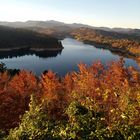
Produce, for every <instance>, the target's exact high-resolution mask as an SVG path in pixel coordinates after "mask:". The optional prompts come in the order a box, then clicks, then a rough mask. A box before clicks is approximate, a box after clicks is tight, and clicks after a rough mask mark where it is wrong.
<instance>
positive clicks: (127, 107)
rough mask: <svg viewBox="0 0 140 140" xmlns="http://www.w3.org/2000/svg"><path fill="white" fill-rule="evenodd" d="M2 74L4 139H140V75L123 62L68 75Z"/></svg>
mask: <svg viewBox="0 0 140 140" xmlns="http://www.w3.org/2000/svg"><path fill="white" fill-rule="evenodd" d="M0 71H1V72H0V139H2V140H29V139H32V140H53V139H54V140H59V139H60V140H139V139H140V117H139V114H140V72H139V71H137V70H135V69H134V68H132V67H128V68H126V67H125V66H124V60H123V59H120V60H119V61H118V62H111V63H109V64H107V65H106V66H103V65H102V63H101V62H96V63H94V64H92V65H91V66H87V65H86V64H79V71H78V72H71V73H68V74H67V75H66V76H65V77H58V76H57V75H56V74H55V73H53V72H52V71H48V72H46V73H43V74H42V75H41V76H40V77H36V76H35V75H34V74H33V73H32V72H27V71H18V72H16V73H14V74H11V72H10V71H9V70H8V69H7V68H6V67H5V66H4V65H3V64H1V65H0Z"/></svg>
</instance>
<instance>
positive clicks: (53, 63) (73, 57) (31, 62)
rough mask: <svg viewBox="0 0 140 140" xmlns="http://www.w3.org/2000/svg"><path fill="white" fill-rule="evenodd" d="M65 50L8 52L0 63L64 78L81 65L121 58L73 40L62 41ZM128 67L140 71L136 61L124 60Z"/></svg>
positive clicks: (9, 66)
mask: <svg viewBox="0 0 140 140" xmlns="http://www.w3.org/2000/svg"><path fill="white" fill-rule="evenodd" d="M62 45H63V47H64V49H63V50H62V51H58V52H42V53H36V54H29V53H28V52H21V51H20V52H8V53H2V54H1V55H0V62H3V63H5V64H6V66H7V68H10V69H25V70H28V71H33V72H34V73H35V74H36V75H40V74H41V73H42V72H43V71H45V70H52V71H54V72H56V73H58V75H61V76H64V75H65V74H66V73H67V72H70V71H77V70H78V66H77V64H79V63H86V64H88V65H90V64H92V63H93V62H95V61H98V60H101V62H102V63H103V64H105V63H109V62H110V61H114V60H119V58H120V56H118V55H116V54H113V53H111V52H110V51H109V50H104V49H99V48H96V47H94V46H93V45H87V44H84V43H83V42H80V41H77V40H75V39H72V38H65V39H64V40H62ZM124 60H125V65H126V66H133V67H135V68H136V69H140V68H139V66H138V64H137V63H136V61H134V60H132V59H128V58H124Z"/></svg>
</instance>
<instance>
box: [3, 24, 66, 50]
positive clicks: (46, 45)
mask: <svg viewBox="0 0 140 140" xmlns="http://www.w3.org/2000/svg"><path fill="white" fill-rule="evenodd" d="M20 48H29V49H33V48H43V49H53V48H54V49H62V48H63V47H62V45H61V43H60V42H59V41H58V39H56V38H54V37H50V36H47V35H44V34H40V33H37V32H35V31H31V30H27V29H19V28H18V29H16V28H11V27H6V26H0V50H3V49H20Z"/></svg>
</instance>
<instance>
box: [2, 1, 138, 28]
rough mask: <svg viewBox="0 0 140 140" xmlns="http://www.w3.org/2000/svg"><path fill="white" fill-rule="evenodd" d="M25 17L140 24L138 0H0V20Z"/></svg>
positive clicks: (130, 26) (22, 18)
mask: <svg viewBox="0 0 140 140" xmlns="http://www.w3.org/2000/svg"><path fill="white" fill-rule="evenodd" d="M26 20H43V21H45V20H58V21H62V22H66V23H84V24H89V25H93V26H106V27H125V28H140V0H0V21H26Z"/></svg>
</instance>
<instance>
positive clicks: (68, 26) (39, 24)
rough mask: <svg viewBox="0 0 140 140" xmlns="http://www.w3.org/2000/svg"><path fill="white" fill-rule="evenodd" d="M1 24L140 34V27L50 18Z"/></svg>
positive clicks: (3, 23)
mask: <svg viewBox="0 0 140 140" xmlns="http://www.w3.org/2000/svg"><path fill="white" fill-rule="evenodd" d="M0 25H4V26H9V27H14V28H28V29H30V28H34V29H35V28H40V29H41V28H43V29H44V28H50V29H53V30H56V31H59V32H65V31H70V30H72V29H75V28H81V27H85V28H91V29H98V30H103V31H108V32H117V33H122V34H132V35H136V36H140V29H131V28H108V27H94V26H90V25H85V24H81V23H72V24H67V23H64V22H59V21H55V20H49V21H32V20H29V21H26V22H0Z"/></svg>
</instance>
